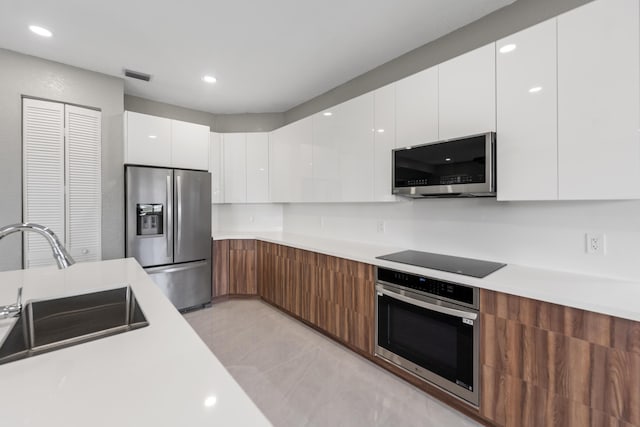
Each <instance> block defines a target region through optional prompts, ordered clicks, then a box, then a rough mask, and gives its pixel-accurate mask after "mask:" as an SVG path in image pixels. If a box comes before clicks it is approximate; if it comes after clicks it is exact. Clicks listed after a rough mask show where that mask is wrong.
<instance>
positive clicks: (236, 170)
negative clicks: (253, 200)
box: [222, 133, 247, 203]
mask: <svg viewBox="0 0 640 427" xmlns="http://www.w3.org/2000/svg"><path fill="white" fill-rule="evenodd" d="M222 139H223V152H224V154H223V157H224V201H225V203H244V202H246V201H247V163H246V157H247V144H246V134H244V133H225V134H224V135H223V136H222Z"/></svg>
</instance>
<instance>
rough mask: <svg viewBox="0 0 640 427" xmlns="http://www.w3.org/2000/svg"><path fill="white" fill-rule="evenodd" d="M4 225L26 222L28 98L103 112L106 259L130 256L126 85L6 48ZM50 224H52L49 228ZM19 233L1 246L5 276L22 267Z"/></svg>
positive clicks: (0, 212) (0, 220) (1, 108)
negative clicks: (126, 241)
mask: <svg viewBox="0 0 640 427" xmlns="http://www.w3.org/2000/svg"><path fill="white" fill-rule="evenodd" d="M0 76H1V77H2V78H1V79H0V148H1V150H2V154H1V155H0V182H1V183H2V186H1V187H0V188H1V189H0V226H2V225H6V224H11V223H15V222H21V221H22V98H21V97H22V96H23V95H25V96H31V97H37V98H44V99H48V100H51V101H58V102H67V103H71V104H79V105H84V106H88V107H96V108H100V109H101V111H102V258H103V259H112V258H121V257H122V256H124V174H123V169H122V163H123V144H124V143H123V136H122V133H123V129H122V114H123V111H124V104H123V92H124V81H123V80H122V79H120V78H117V77H112V76H107V75H104V74H100V73H94V72H93V71H87V70H83V69H80V68H75V67H72V66H69V65H65V64H60V63H57V62H52V61H47V60H44V59H40V58H36V57H33V56H28V55H23V54H20V53H16V52H12V51H9V50H4V49H0ZM44 225H47V224H44ZM21 247H22V240H21V238H20V236H19V235H18V234H15V235H12V236H8V237H7V238H6V239H2V241H0V271H3V270H15V269H19V268H22V249H21Z"/></svg>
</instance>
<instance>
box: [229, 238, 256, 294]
mask: <svg viewBox="0 0 640 427" xmlns="http://www.w3.org/2000/svg"><path fill="white" fill-rule="evenodd" d="M229 293H230V294H231V295H256V294H257V293H258V287H257V280H256V241H255V240H230V241H229Z"/></svg>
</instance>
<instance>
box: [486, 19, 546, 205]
mask: <svg viewBox="0 0 640 427" xmlns="http://www.w3.org/2000/svg"><path fill="white" fill-rule="evenodd" d="M496 67H497V69H496V82H497V158H498V163H497V167H498V170H497V175H498V200H555V199H557V198H558V163H557V159H558V138H557V132H558V120H557V117H558V116H557V95H558V91H557V73H556V20H555V19H551V20H549V21H546V22H543V23H541V24H538V25H536V26H534V27H531V28H528V29H526V30H524V31H520V32H519V33H516V34H513V35H512V36H509V37H505V38H504V39H502V40H499V41H498V42H497V43H496Z"/></svg>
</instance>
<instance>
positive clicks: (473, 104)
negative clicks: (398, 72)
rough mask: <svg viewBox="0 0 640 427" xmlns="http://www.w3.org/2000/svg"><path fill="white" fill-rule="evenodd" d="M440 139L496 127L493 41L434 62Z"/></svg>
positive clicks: (486, 130) (493, 129)
mask: <svg viewBox="0 0 640 427" xmlns="http://www.w3.org/2000/svg"><path fill="white" fill-rule="evenodd" d="M438 75H439V77H438V78H439V123H440V128H439V129H440V139H449V138H458V137H462V136H467V135H474V134H478V133H483V132H489V131H495V129H496V107H495V106H496V85H495V76H496V74H495V43H491V44H489V45H487V46H483V47H481V48H479V49H476V50H473V51H471V52H468V53H465V54H464V55H460V56H458V57H457V58H453V59H451V60H449V61H447V62H443V63H442V64H440V65H439V66H438Z"/></svg>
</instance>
